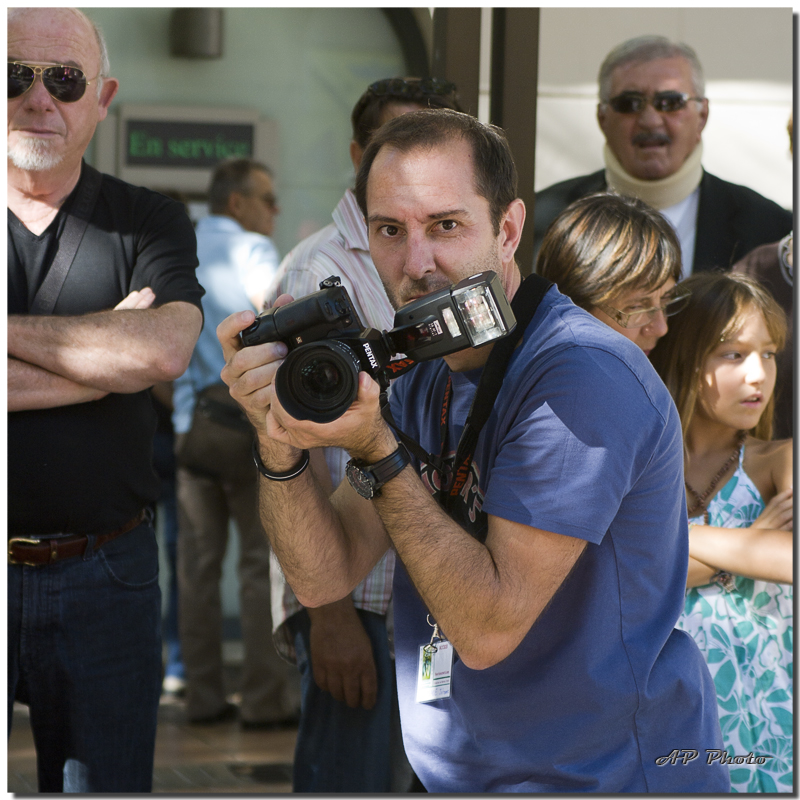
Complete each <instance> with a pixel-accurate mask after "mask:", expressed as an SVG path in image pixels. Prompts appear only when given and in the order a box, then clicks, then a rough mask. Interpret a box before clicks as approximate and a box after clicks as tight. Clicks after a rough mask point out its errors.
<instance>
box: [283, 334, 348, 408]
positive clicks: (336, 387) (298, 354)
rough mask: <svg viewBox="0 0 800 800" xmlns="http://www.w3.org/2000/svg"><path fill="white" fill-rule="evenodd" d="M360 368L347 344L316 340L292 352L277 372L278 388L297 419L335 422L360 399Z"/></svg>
mask: <svg viewBox="0 0 800 800" xmlns="http://www.w3.org/2000/svg"><path fill="white" fill-rule="evenodd" d="M359 370H360V364H359V361H358V357H357V356H356V354H355V353H354V352H353V351H352V350H351V349H350V348H349V347H348V346H347V345H346V344H343V343H342V342H340V341H337V340H336V339H332V340H330V341H322V342H313V343H311V344H306V345H302V346H301V347H298V348H297V349H296V350H292V352H291V353H289V355H288V356H287V357H286V360H285V361H284V362H283V364H281V366H280V369H279V370H278V373H277V375H276V376H275V391H276V392H277V394H278V399H279V400H280V401H281V405H282V406H283V407H284V408H285V409H286V410H287V411H288V412H289V413H290V414H291V415H292V416H293V417H294V418H295V419H310V420H313V421H314V422H332V421H333V420H335V419H338V418H339V417H341V416H342V414H344V412H345V411H347V409H348V408H350V405H351V404H352V402H353V400H355V399H356V395H357V394H358V373H359Z"/></svg>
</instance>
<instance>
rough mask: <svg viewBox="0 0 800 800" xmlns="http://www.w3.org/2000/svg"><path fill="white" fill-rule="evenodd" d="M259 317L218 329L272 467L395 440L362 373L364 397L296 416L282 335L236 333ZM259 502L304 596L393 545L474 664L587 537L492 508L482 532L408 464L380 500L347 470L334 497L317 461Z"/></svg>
mask: <svg viewBox="0 0 800 800" xmlns="http://www.w3.org/2000/svg"><path fill="white" fill-rule="evenodd" d="M286 297H287V296H284V297H283V298H281V301H282V302H287V300H286ZM252 320H253V314H252V313H250V312H241V313H239V314H234V315H232V316H231V317H229V318H228V319H227V320H225V321H224V322H223V323H222V324H221V325H220V326H219V328H218V329H217V334H218V336H219V339H220V342H221V343H222V348H223V353H224V354H225V360H226V366H225V368H224V369H223V371H222V378H223V380H224V381H225V382H226V383H227V384H228V386H229V388H230V392H231V395H232V396H233V397H234V398H235V399H236V400H237V401H238V402H239V403H240V404H241V405H242V407H243V408H244V409H245V411H246V412H247V415H248V417H249V419H250V421H251V423H252V424H253V426H254V427H255V430H256V433H257V437H258V444H259V449H260V452H261V457H262V460H263V461H264V463H265V464H266V465H267V466H268V467H269V468H270V469H272V470H274V471H283V470H287V469H290V468H291V467H292V466H294V465H295V464H296V463H297V461H298V458H299V449H301V448H313V447H320V446H338V447H343V448H345V449H346V450H347V451H348V452H349V453H350V454H351V455H352V456H354V457H357V458H360V459H363V460H364V461H366V462H367V463H374V462H375V461H378V460H379V459H381V458H383V457H384V456H386V455H389V454H390V453H391V452H393V451H394V449H395V448H396V446H397V444H396V441H395V439H394V436H393V435H392V433H391V431H390V430H389V428H388V427H387V426H386V424H385V423H384V422H383V420H382V419H381V417H380V412H379V405H378V394H379V389H378V386H377V384H376V383H375V382H374V381H372V379H371V378H369V376H368V375H366V374H365V373H361V375H360V376H359V394H358V398H357V400H356V402H355V403H354V404H353V405H352V406H351V408H350V410H349V411H348V412H347V413H346V414H345V415H344V416H343V417H341V418H340V419H338V420H336V421H335V422H332V423H329V424H326V425H318V424H316V423H312V422H307V421H306V422H298V421H297V420H294V419H293V418H292V417H290V416H289V415H288V414H286V412H285V411H284V410H283V409H282V408H281V406H280V404H279V402H278V401H277V398H276V397H275V394H274V390H273V386H272V380H273V377H274V374H275V372H276V371H277V368H278V366H279V365H280V360H281V359H282V358H283V356H284V355H285V353H286V348H285V346H284V345H283V344H282V343H277V342H276V343H270V344H264V345H259V346H257V347H250V348H244V349H242V348H240V346H239V343H238V340H237V334H238V333H239V331H241V330H243V329H244V328H245V327H247V325H249V324H250V323H251V322H252ZM260 510H261V518H262V522H263V524H264V528H265V530H266V531H267V533H268V535H269V538H270V541H271V543H272V546H273V548H274V549H275V552H276V555H277V556H278V559H279V561H280V562H281V566H282V568H283V571H284V574H285V575H286V578H287V580H288V581H289V584H290V585H291V586H292V589H293V590H294V592H295V594H296V595H297V597H298V599H299V600H300V602H301V603H303V604H304V605H306V606H310V607H316V606H319V605H324V604H330V603H333V602H335V601H337V600H339V599H341V598H342V597H344V596H345V595H347V594H349V593H350V592H351V591H352V589H353V588H354V587H355V586H356V585H357V584H358V583H359V582H360V581H361V580H362V579H363V578H364V577H365V576H366V575H367V574H368V572H369V571H370V570H371V569H372V567H373V566H374V565H375V563H376V562H377V560H378V558H380V556H381V555H382V554H383V553H384V552H385V551H386V549H387V547H389V546H391V545H393V546H394V547H395V549H396V550H397V553H398V556H399V558H400V559H401V560H402V561H403V564H404V566H405V568H406V569H407V571H408V573H409V576H410V577H411V579H412V581H413V582H414V585H415V586H416V588H417V590H418V591H419V593H420V595H421V597H422V599H423V601H424V602H425V604H426V605H427V607H428V608H429V610H430V612H431V614H432V615H433V616H434V617H435V619H436V621H437V622H438V623H439V626H440V628H441V629H442V631H443V632H444V634H445V635H446V636H447V637H448V639H450V641H451V642H452V643H453V645H454V647H455V648H456V649H457V651H458V653H459V655H460V657H461V659H462V660H463V661H464V663H465V664H466V665H467V666H468V667H471V668H473V669H484V668H486V667H489V666H492V665H493V664H495V663H497V662H499V661H501V660H502V659H504V658H505V657H506V656H508V655H509V654H510V653H512V652H513V651H514V649H515V648H516V647H517V645H518V644H519V643H520V642H521V641H522V639H523V637H524V636H525V635H526V633H527V632H528V631H529V630H530V628H531V626H532V625H533V624H534V622H535V621H536V619H537V618H538V616H539V614H540V613H541V612H542V610H543V609H544V608H545V606H546V605H547V604H548V602H549V601H550V599H551V598H552V596H553V595H554V594H555V592H556V590H557V589H558V587H559V586H560V585H561V583H562V582H563V580H564V579H565V578H566V576H567V575H568V574H569V572H570V570H571V569H572V567H573V566H574V564H575V562H576V560H577V558H578V557H579V555H580V553H581V552H582V551H583V548H584V546H585V542H583V541H580V540H577V539H574V538H571V537H568V536H562V535H559V534H554V533H551V532H548V531H543V530H538V529H536V528H532V527H529V526H526V525H521V524H518V523H514V522H510V521H508V520H504V519H501V518H499V517H493V516H490V517H489V532H488V536H487V539H486V542H485V544H482V543H480V542H478V541H477V540H475V539H474V538H473V537H471V536H470V535H469V534H468V533H467V532H466V531H465V530H463V529H462V528H461V527H460V526H459V525H458V524H456V523H455V522H454V521H453V520H452V519H450V518H449V517H448V516H447V515H446V514H445V513H444V512H443V511H442V510H441V509H440V508H439V506H438V505H437V504H436V502H435V501H434V500H433V498H432V497H431V496H430V495H429V494H428V492H427V491H426V489H425V488H424V486H423V484H422V482H421V481H420V479H419V477H418V476H417V475H416V474H415V472H414V471H413V469H412V468H411V467H410V466H408V467H406V469H405V470H404V471H403V472H402V473H400V475H398V476H397V477H396V478H394V479H392V480H391V481H389V483H387V484H386V485H385V486H384V488H383V491H382V494H381V496H380V497H378V498H376V499H374V500H372V501H366V500H364V499H362V498H361V497H359V496H358V495H357V494H356V493H355V492H354V491H353V490H352V488H351V487H350V485H349V484H348V483H347V482H344V483H342V484H341V485H340V486H339V487H338V488H337V489H336V491H335V492H334V493H333V494H332V495H331V496H330V498H328V497H327V496H326V493H325V491H324V489H323V487H321V486H320V485H319V484H318V483H317V482H316V480H315V478H314V476H313V474H312V472H311V471H306V472H305V473H304V474H303V475H301V476H300V477H298V478H296V479H294V480H292V481H287V482H285V483H279V482H273V481H269V480H266V479H263V478H262V479H260Z"/></svg>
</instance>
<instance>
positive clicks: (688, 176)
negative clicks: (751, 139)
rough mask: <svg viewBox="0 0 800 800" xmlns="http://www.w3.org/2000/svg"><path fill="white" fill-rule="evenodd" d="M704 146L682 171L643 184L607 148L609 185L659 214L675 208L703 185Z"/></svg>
mask: <svg viewBox="0 0 800 800" xmlns="http://www.w3.org/2000/svg"><path fill="white" fill-rule="evenodd" d="M702 157H703V143H702V142H699V143H698V145H697V147H695V149H694V150H692V152H691V153H690V154H689V157H688V158H687V159H686V161H684V162H683V164H682V165H681V168H680V169H679V170H678V171H677V172H675V173H673V174H672V175H669V176H668V177H666V178H658V179H656V180H652V181H643V180H640V179H639V178H634V177H633V175H630V174H629V173H627V172H626V171H625V169H624V168H623V166H622V164H620V163H619V161H618V160H617V157H616V156H615V155H614V154H613V153H612V152H611V148H610V147H609V146H608V145H607V144H606V145H603V160H604V161H605V163H606V183H607V184H608V186H609V188H610V189H613V190H614V191H615V192H618V193H619V194H625V195H631V196H633V197H638V198H639V199H640V200H644V202H645V203H647V205H649V206H652V207H653V208H655V209H656V210H657V211H661V210H662V209H665V208H669V207H670V206H674V205H675V204H676V203H680V202H681V201H682V200H685V199H686V198H687V197H688V196H689V195H690V194H691V193H692V192H693V191H694V190H695V189H696V188H697V187H698V186H699V185H700V180H701V178H702V177H703V167H702V164H701V163H700V162H701V159H702Z"/></svg>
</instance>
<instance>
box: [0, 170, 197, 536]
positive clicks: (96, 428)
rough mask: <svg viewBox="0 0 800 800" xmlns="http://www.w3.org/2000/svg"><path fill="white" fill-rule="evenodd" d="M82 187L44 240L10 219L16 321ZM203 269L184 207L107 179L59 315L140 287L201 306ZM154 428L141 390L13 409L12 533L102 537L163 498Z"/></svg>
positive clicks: (101, 304)
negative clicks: (39, 407) (199, 270)
mask: <svg viewBox="0 0 800 800" xmlns="http://www.w3.org/2000/svg"><path fill="white" fill-rule="evenodd" d="M81 180H83V179H81ZM79 187H80V183H79V185H78V187H76V188H75V190H74V191H73V193H72V194H71V195H70V197H69V198H68V199H67V201H66V203H65V204H64V206H63V207H62V209H61V211H60V212H59V213H58V215H57V216H56V218H55V219H54V220H53V222H52V223H51V224H50V225H49V227H48V228H47V230H45V231H44V232H43V233H42V234H40V235H38V236H37V235H35V234H33V233H31V231H29V230H28V229H27V228H26V227H25V226H24V225H23V224H22V223H21V222H20V221H19V220H18V219H17V217H16V216H15V215H14V214H13V213H12V212H11V211H9V212H8V313H9V314H27V313H28V310H29V308H30V306H31V303H32V301H33V298H34V296H35V294H36V291H37V290H38V288H39V286H40V285H41V283H42V281H43V279H44V276H45V274H46V272H47V270H48V269H49V267H50V264H51V263H52V260H53V257H54V255H55V250H56V243H57V239H58V237H59V236H60V235H61V234H62V232H63V230H64V225H65V223H66V214H65V210H66V209H68V208H69V206H70V204H71V203H72V202H73V200H74V198H75V195H76V194H77V192H78V190H79ZM196 267H197V255H196V241H195V235H194V229H193V228H192V224H191V222H190V221H189V218H188V217H187V215H186V212H185V210H184V208H183V207H182V206H181V205H180V204H179V203H177V202H175V201H174V200H170V199H169V198H167V197H164V196H163V195H160V194H158V193H156V192H153V191H150V190H148V189H144V188H141V187H137V186H131V185H130V184H127V183H125V182H123V181H120V180H118V179H116V178H113V177H111V176H109V175H104V176H103V181H102V185H101V188H100V196H99V197H98V200H97V204H96V206H95V209H94V213H93V215H92V219H91V221H90V223H89V226H88V228H87V229H86V233H85V234H84V237H83V240H82V242H81V245H80V247H79V248H78V252H77V253H76V255H75V260H74V261H73V263H72V267H71V268H70V271H69V273H68V275H67V278H66V281H65V282H64V286H63V289H62V290H61V294H60V296H59V298H58V302H57V304H56V307H55V311H54V314H56V315H69V316H74V315H80V314H86V313H90V312H94V311H104V310H108V309H111V308H113V307H114V306H115V305H117V303H119V302H120V301H121V300H122V299H123V298H125V297H126V296H127V295H128V294H129V293H130V292H132V291H134V290H138V289H142V288H144V287H145V286H149V287H150V288H152V290H153V291H154V292H155V294H156V302H155V305H156V306H158V305H163V304H164V303H169V302H172V301H176V300H182V301H185V302H189V303H192V304H194V305H196V306H197V307H198V308H201V304H200V298H201V296H202V294H203V289H202V287H201V286H200V284H199V283H198V282H197V279H196V277H195V269H196ZM201 310H202V309H201ZM155 425H156V414H155V412H154V410H153V406H152V402H151V400H150V396H149V393H148V392H146V391H142V392H137V393H135V394H110V395H107V396H106V397H104V398H102V399H101V400H97V401H94V402H89V403H78V404H75V405H69V406H61V407H58V408H53V409H45V410H36V411H18V412H13V413H9V415H8V509H9V536H26V535H27V536H31V535H41V534H48V533H57V532H70V533H103V532H105V531H110V530H113V529H114V528H116V527H119V526H120V525H122V524H123V523H125V522H127V521H128V520H129V519H131V518H132V517H133V516H134V515H135V514H136V513H137V511H139V509H141V508H142V507H143V506H145V505H147V504H148V503H150V502H153V501H154V500H155V499H156V498H157V497H158V494H159V482H158V479H157V478H156V475H155V473H154V471H153V466H152V440H153V432H154V430H155Z"/></svg>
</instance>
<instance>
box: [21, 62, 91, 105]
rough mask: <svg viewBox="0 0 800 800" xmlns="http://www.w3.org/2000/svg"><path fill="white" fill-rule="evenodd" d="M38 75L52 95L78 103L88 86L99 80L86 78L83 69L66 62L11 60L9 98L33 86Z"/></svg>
mask: <svg viewBox="0 0 800 800" xmlns="http://www.w3.org/2000/svg"><path fill="white" fill-rule="evenodd" d="M37 75H41V78H42V83H43V84H44V88H45V89H47V91H48V93H49V94H50V96H51V97H52V98H53V99H54V100H58V101H59V102H60V103H77V102H78V100H80V99H81V97H83V95H84V93H85V92H86V87H87V86H88V85H89V84H90V83H94V82H95V81H96V80H97V78H94V79H93V80H91V81H89V80H86V75H84V73H83V70H80V69H78V68H77V67H70V66H67V65H66V64H50V63H43V64H26V63H24V62H22V61H9V62H8V99H9V100H13V99H14V98H15V97H21V96H22V95H23V94H25V92H27V91H28V89H30V88H31V86H33V84H34V82H35V81H36V76H37ZM98 77H99V76H98Z"/></svg>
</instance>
